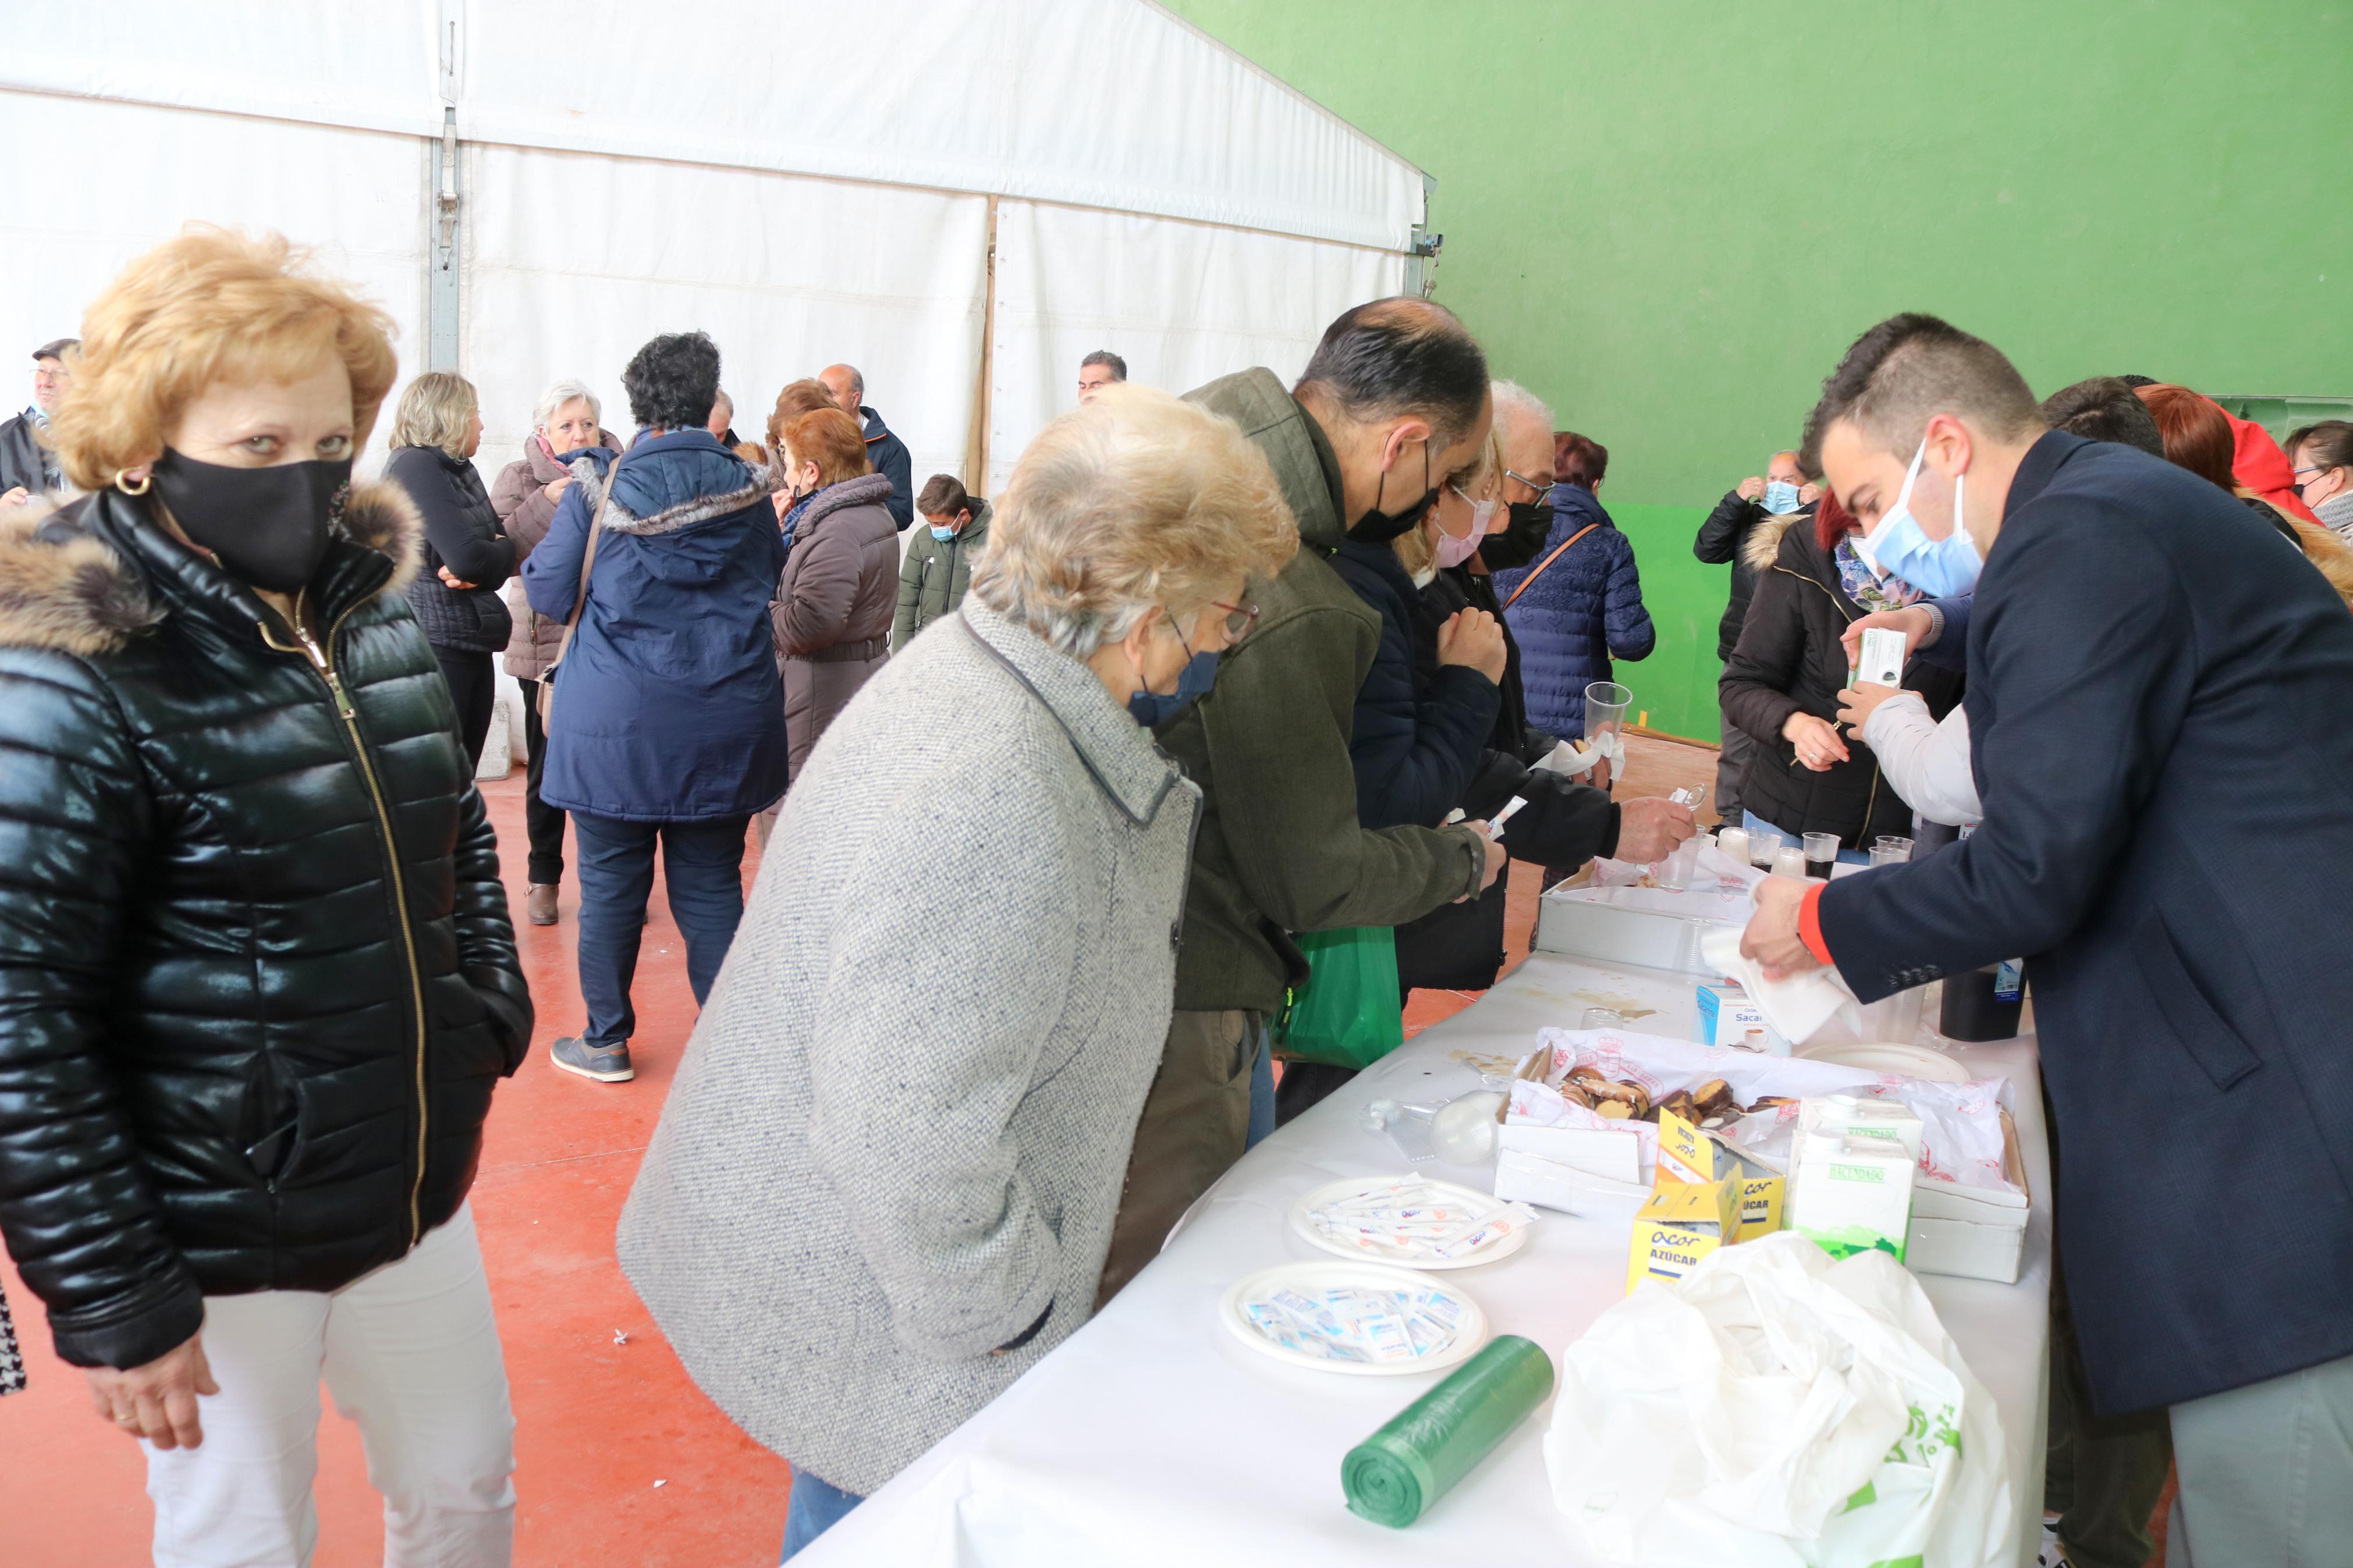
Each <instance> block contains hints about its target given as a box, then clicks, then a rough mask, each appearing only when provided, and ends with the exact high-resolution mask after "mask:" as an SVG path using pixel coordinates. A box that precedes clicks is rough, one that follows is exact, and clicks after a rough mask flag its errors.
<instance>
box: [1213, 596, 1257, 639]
mask: <svg viewBox="0 0 2353 1568" xmlns="http://www.w3.org/2000/svg"><path fill="white" fill-rule="evenodd" d="M1209 607H1210V608H1211V609H1216V610H1223V611H1225V612H1226V640H1227V641H1228V642H1229V643H1237V642H1240V641H1241V640H1242V634H1244V633H1245V632H1247V631H1249V630H1250V627H1252V626H1256V625H1257V624H1258V606H1257V605H1224V604H1219V602H1218V601H1217V600H1215V599H1212V600H1210V601H1209Z"/></svg>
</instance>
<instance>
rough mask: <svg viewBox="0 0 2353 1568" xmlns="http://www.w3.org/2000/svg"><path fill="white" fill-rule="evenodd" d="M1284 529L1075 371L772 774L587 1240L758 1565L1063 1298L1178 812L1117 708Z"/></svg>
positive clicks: (1168, 424)
mask: <svg viewBox="0 0 2353 1568" xmlns="http://www.w3.org/2000/svg"><path fill="white" fill-rule="evenodd" d="M1296 548H1297V532H1296V530H1295V528H1294V527H1293V523H1292V521H1291V515H1290V512H1289V511H1288V510H1287V509H1286V508H1285V507H1284V505H1283V503H1282V493H1281V491H1280V489H1278V488H1277V486H1276V483H1275V480H1274V478H1273V475H1272V473H1271V470H1270V469H1269V468H1268V467H1267V463H1266V459H1265V458H1263V457H1261V455H1260V454H1259V452H1258V449H1257V448H1256V447H1253V446H1251V445H1250V442H1249V441H1248V440H1246V439H1245V438H1244V437H1243V436H1242V434H1241V432H1240V429H1238V428H1237V427H1236V426H1233V425H1232V424H1230V423H1229V422H1227V421H1225V420H1223V419H1220V418H1219V417H1218V416H1215V415H1212V414H1208V413H1207V412H1205V411H1203V410H1200V409H1198V408H1195V407H1192V406H1191V405H1187V404H1184V403H1180V402H1178V401H1177V400H1176V398H1173V397H1170V396H1168V395H1166V394H1164V393H1158V392H1155V391H1152V390H1150V389H1148V388H1143V387H1134V386H1119V387H1112V388H1107V389H1106V390H1105V391H1104V393H1103V395H1101V396H1099V397H1097V398H1096V399H1094V400H1093V401H1092V402H1090V403H1088V404H1087V405H1085V406H1084V407H1082V409H1080V410H1079V411H1078V412H1076V413H1073V414H1070V415H1066V416H1063V417H1062V418H1060V419H1059V420H1057V421H1055V422H1054V423H1053V424H1052V425H1050V426H1047V428H1046V430H1045V431H1044V433H1042V434H1041V435H1040V436H1039V437H1038V439H1037V440H1036V441H1035V442H1033V443H1032V444H1031V445H1030V447H1029V450H1028V451H1026V452H1025V453H1023V454H1022V458H1021V461H1020V464H1019V465H1018V467H1017V468H1015V470H1014V473H1013V477H1012V480H1011V482H1010V483H1009V484H1008V487H1007V489H1006V491H1005V494H1004V496H1003V497H1002V498H1001V499H1000V500H999V502H998V506H997V517H996V522H995V527H994V532H993V538H992V540H991V542H990V546H989V550H988V552H987V556H986V557H985V558H984V559H983V561H982V562H981V563H980V565H979V566H978V567H976V569H975V571H974V573H973V576H972V586H971V591H970V594H969V596H968V597H967V598H966V599H965V603H964V605H963V606H962V608H961V610H960V612H959V614H958V616H955V617H954V620H955V623H956V624H951V625H943V626H938V627H936V628H934V630H933V632H932V633H931V635H929V636H926V637H921V638H918V639H917V640H916V641H915V642H914V643H913V644H912V645H911V646H910V647H908V648H907V650H906V651H905V652H903V653H902V654H901V655H900V656H899V657H897V658H893V659H892V660H891V661H890V663H889V664H887V665H886V666H884V667H883V668H882V669H881V671H880V672H879V673H877V674H876V675H875V677H874V678H873V679H872V680H871V681H870V682H869V683H868V684H867V685H866V686H865V688H864V689H861V690H860V692H859V694H858V695H857V697H856V698H855V699H853V700H851V702H850V703H849V707H848V708H847V709H846V710H844V711H843V712H842V714H841V716H840V717H839V719H837V720H835V721H834V722H833V724H832V726H831V727H830V728H829V729H828V731H826V733H825V735H824V737H823V738H822V739H821V740H820V741H819V742H818V747H817V750H816V751H815V752H813V753H812V754H811V755H810V758H809V761H808V764H807V771H806V772H805V773H802V775H801V776H800V778H799V779H798V780H797V781H796V783H795V784H794V785H793V789H792V793H791V794H789V795H786V797H785V803H784V810H783V815H782V816H781V817H780V818H779V820H778V823H777V828H776V835H775V837H774V839H773V841H772V843H771V845H770V847H769V851H768V855H767V858H766V860H765V863H764V864H763V866H762V867H761V870H760V878H759V882H758V884H757V886H756V887H755V888H754V890H753V894H752V902H751V907H750V909H749V910H746V911H745V913H744V922H743V925H742V927H741V929H739V930H738V931H737V932H736V936H735V943H734V947H733V950H732V952H730V953H729V956H728V959H727V963H726V967H725V969H724V970H723V972H722V973H721V974H720V977H719V982H718V984H717V986H716V988H715V989H714V990H713V991H712V994H711V1000H710V1004H709V1005H708V1006H707V1007H706V1008H705V1010H704V1012H703V1014H702V1021H701V1023H700V1024H699V1025H698V1026H696V1029H695V1032H694V1037H693V1040H692V1042H691V1044H690V1045H689V1047H688V1048H687V1053H686V1056H685V1058H684V1060H683V1062H682V1064H681V1067H680V1069H679V1075H678V1080H677V1083H676V1084H675V1085H674V1086H673V1087H672V1089H670V1100H669V1103H668V1105H667V1106H666V1107H665V1109H664V1110H663V1112H662V1119H661V1125H660V1127H659V1129H658V1130H657V1131H656V1132H655V1134H654V1139H653V1144H652V1147H651V1148H649V1150H648V1151H647V1153H646V1159H645V1164H644V1167H643V1169H642V1170H641V1171H640V1172H639V1173H638V1181H637V1186H636V1189H635V1190H634V1191H633V1192H632V1193H631V1194H630V1195H629V1202H628V1208H627V1209H626V1210H625V1211H624V1213H623V1214H622V1216H621V1229H620V1256H621V1266H622V1268H623V1269H624V1270H625V1271H626V1272H627V1273H628V1277H629V1279H630V1282H631V1283H632V1284H634V1285H635V1286H636V1287H637V1289H638V1295H639V1296H641V1297H642V1298H643V1299H644V1300H645V1302H646V1304H647V1306H648V1307H649V1308H650V1309H651V1310H652V1311H653V1314H654V1317H655V1319H656V1320H657V1321H659V1323H660V1324H661V1327H662V1331H663V1332H664V1333H666V1334H667V1335H668V1336H669V1337H670V1343H671V1345H672V1346H673V1347H674V1348H675V1349H676V1350H677V1352H678V1353H679V1357H680V1359H681V1360H682V1361H683V1362H684V1363H686V1368H687V1370H688V1372H689V1373H691V1374H692V1375H693V1377H694V1380H695V1382H696V1383H697V1384H700V1385H701V1386H702V1389H703V1391H704V1392H705V1393H707V1394H710V1395H711V1397H712V1399H713V1400H715V1401H716V1402H717V1403H718V1405H719V1406H720V1408H722V1409H723V1410H724V1411H726V1412H727V1414H728V1415H730V1416H732V1417H733V1418H734V1420H735V1422H736V1423H737V1424H738V1425H739V1426H742V1427H743V1428H744V1430H745V1431H746V1432H749V1433H750V1434H751V1435H752V1436H754V1437H755V1438H757V1439H758V1440H759V1441H760V1442H762V1443H763V1444H765V1445H766V1446H767V1447H770V1448H772V1449H774V1450H776V1452H777V1453H778V1454H780V1455H782V1456H783V1457H784V1458H786V1459H788V1460H790V1461H791V1462H792V1464H793V1466H794V1468H795V1470H796V1472H797V1474H796V1477H795V1480H794V1485H793V1489H792V1496H791V1505H790V1508H789V1510H788V1514H787V1520H786V1538H785V1542H786V1555H787V1556H789V1555H791V1553H792V1552H794V1551H797V1550H798V1548H799V1547H800V1546H802V1545H804V1544H806V1543H807V1541H809V1540H810V1539H812V1538H813V1537H814V1536H815V1535H816V1534H817V1533H818V1531H821V1530H822V1529H824V1528H825V1527H826V1526H827V1525H828V1524H830V1523H832V1522H833V1521H834V1520H836V1519H838V1518H839V1516H840V1515H841V1514H843V1513H845V1512H847V1511H848V1510H849V1508H851V1507H852V1506H854V1505H855V1504H856V1503H857V1502H858V1501H859V1500H860V1498H862V1497H863V1496H864V1495H865V1494H866V1493H868V1492H871V1490H873V1489H875V1488H876V1487H879V1486H881V1484H882V1483H883V1482H884V1481H887V1480H889V1479H891V1477H892V1476H893V1475H895V1474H896V1473H898V1472H899V1471H900V1470H901V1469H903V1468H905V1467H906V1466H907V1465H908V1464H909V1463H911V1462H912V1461H913V1459H914V1458H916V1457H917V1456H918V1455H920V1454H921V1453H923V1450H924V1449H925V1448H927V1447H930V1446H931V1445H932V1444H933V1443H934V1442H936V1441H938V1440H939V1439H940V1438H941V1437H944V1436H946V1435H947V1434H948V1433H949V1432H950V1431H952V1430H953V1429H954V1428H955V1426H958V1425H959V1424H961V1423H962V1422H963V1421H964V1420H965V1418H966V1417H967V1416H969V1415H972V1414H973V1413H974V1412H975V1411H976V1410H978V1409H979V1408H980V1407H981V1406H982V1405H986V1404H987V1403H988V1402H989V1401H990V1400H991V1399H993V1398H995V1397H996V1396H997V1394H999V1393H1001V1392H1002V1391H1003V1390H1004V1389H1005V1388H1006V1387H1007V1386H1008V1384H1011V1383H1012V1382H1013V1380H1014V1379H1015V1378H1017V1377H1018V1376H1020V1375H1021V1373H1023V1372H1024V1371H1025V1370H1027V1369H1028V1368H1029V1366H1030V1365H1031V1364H1033V1363H1035V1362H1036V1361H1037V1360H1038V1359H1039V1357H1040V1356H1042V1355H1044V1354H1046V1353H1047V1352H1049V1351H1050V1350H1052V1349H1053V1347H1054V1346H1055V1345H1057V1344H1059V1343H1060V1342H1061V1341H1062V1340H1063V1339H1065V1338H1066V1337H1068V1336H1069V1335H1070V1333H1071V1331H1073V1330H1075V1329H1076V1328H1078V1327H1079V1325H1080V1324H1082V1322H1084V1321H1086V1318H1087V1316H1088V1314H1089V1312H1090V1311H1091V1310H1092V1307H1093V1302H1094V1297H1095V1285H1096V1280H1097V1278H1098V1276H1099V1275H1100V1273H1101V1271H1102V1268H1103V1257H1104V1253H1105V1251H1106V1250H1107V1248H1108V1247H1109V1245H1110V1240H1111V1227H1112V1220H1113V1215H1114V1213H1115V1211H1116V1210H1117V1208H1118V1205H1119V1195H1120V1184H1121V1180H1122V1177H1123V1175H1124V1172H1125V1170H1126V1167H1127V1157H1128V1146H1129V1143H1130V1142H1131V1141H1132V1139H1133V1138H1134V1131H1135V1121H1136V1116H1137V1114H1138V1112H1139V1111H1140V1110H1141V1109H1142V1107H1143V1104H1144V1097H1145V1089H1147V1088H1148V1087H1149V1086H1150V1084H1151V1081H1152V1077H1153V1073H1154V1071H1155V1068H1157V1067H1158V1065H1159V1061H1160V1054H1161V1043H1162V1037H1163V1036H1164V1035H1165V1034H1166V1029H1167V1023H1168V1010H1169V1004H1170V996H1171V993H1172V987H1173V984H1174V977H1175V946H1176V941H1177V939H1178V936H1179V934H1180V933H1179V931H1178V917H1179V913H1180V911H1181V909H1182V907H1183V896H1184V889H1185V879H1186V874H1187V862H1188V861H1189V859H1190V850H1191V840H1192V834H1193V829H1194V826H1195V819H1196V816H1197V815H1198V808H1199V793H1198V791H1197V790H1196V789H1195V788H1194V787H1193V785H1192V784H1188V783H1187V781H1186V780H1185V779H1184V778H1183V776H1182V775H1181V774H1180V773H1178V772H1177V770H1176V766H1175V764H1173V763H1171V762H1170V761H1169V760H1168V759H1167V757H1166V756H1165V755H1164V754H1162V753H1161V752H1160V751H1159V750H1158V749H1157V748H1156V747H1155V746H1154V744H1153V742H1152V737H1151V734H1150V733H1149V731H1148V730H1147V729H1146V728H1145V724H1146V723H1147V722H1157V721H1160V720H1162V719H1164V718H1165V717H1166V712H1165V711H1164V710H1165V709H1166V706H1167V703H1168V700H1169V698H1170V697H1171V696H1173V695H1175V694H1176V693H1178V692H1179V690H1180V686H1179V679H1180V676H1182V675H1183V674H1184V673H1185V672H1186V671H1187V668H1194V667H1195V661H1196V660H1197V659H1198V658H1199V656H1201V655H1204V654H1214V653H1215V652H1217V651H1218V650H1219V649H1220V648H1222V647H1225V646H1226V643H1227V641H1228V639H1229V637H1234V636H1238V635H1240V633H1241V632H1242V631H1243V630H1245V629H1247V627H1248V626H1249V622H1250V610H1249V608H1248V601H1247V599H1246V598H1245V594H1246V592H1247V584H1248V582H1249V580H1250V577H1252V576H1253V575H1255V574H1271V573H1272V572H1273V571H1275V570H1276V569H1277V568H1279V567H1280V566H1281V565H1282V563H1284V562H1285V561H1287V560H1288V559H1289V558H1290V556H1291V554H1292V553H1293V551H1294V550H1295V549H1296ZM1198 683H1199V671H1198V668H1197V669H1196V673H1195V675H1194V677H1193V679H1191V680H1188V681H1186V682H1184V684H1183V687H1182V690H1184V691H1186V692H1192V691H1193V690H1194V689H1195V688H1196V686H1197V685H1198Z"/></svg>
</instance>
